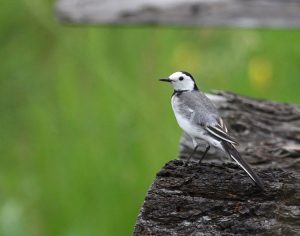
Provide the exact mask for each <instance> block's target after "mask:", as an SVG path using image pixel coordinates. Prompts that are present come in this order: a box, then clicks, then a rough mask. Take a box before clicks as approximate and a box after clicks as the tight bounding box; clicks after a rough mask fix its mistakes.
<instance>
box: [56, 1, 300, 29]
mask: <svg viewBox="0 0 300 236" xmlns="http://www.w3.org/2000/svg"><path fill="white" fill-rule="evenodd" d="M55 9H56V15H57V17H58V18H59V19H60V21H61V22H64V23H72V24H117V25H124V24H140V25H141V24H157V25H175V26H240V27H290V28H294V27H299V26H300V0H286V1H282V0H211V1H209V0H198V1H197V0H57V3H56V7H55Z"/></svg>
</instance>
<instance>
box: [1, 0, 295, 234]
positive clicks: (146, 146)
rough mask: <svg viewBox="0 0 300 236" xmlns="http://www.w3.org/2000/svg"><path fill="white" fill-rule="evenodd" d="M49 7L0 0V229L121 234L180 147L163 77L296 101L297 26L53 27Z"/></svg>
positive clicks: (127, 229) (9, 231) (29, 1)
mask: <svg viewBox="0 0 300 236" xmlns="http://www.w3.org/2000/svg"><path fill="white" fill-rule="evenodd" d="M53 3H54V2H53V1H38V0H24V1H2V2H1V7H0V56H1V57H0V58H1V62H0V76H1V80H0V81H1V82H0V83H1V84H0V109H1V116H0V125H1V132H0V151H1V159H0V235H5V236H6V235H8V236H13V235H20V236H21V235H22V236H37V235H47V236H52V235H66V236H71V235H72V236H73V235H74V236H77V235H131V233H132V230H133V226H134V223H135V220H136V217H137V214H138V211H139V208H140V206H141V205H142V203H143V200H144V196H145V193H146V191H147V189H148V187H149V186H150V184H151V183H152V180H153V179H154V177H155V173H156V172H157V171H158V170H159V169H160V168H161V167H162V166H163V165H164V163H166V162H167V161H168V160H171V159H174V158H176V156H177V153H178V140H179V137H180V134H181V131H180V129H179V128H178V127H177V124H176V122H175V119H174V117H173V113H172V111H171V106H170V100H169V99H170V95H171V93H172V89H171V88H170V87H169V86H167V85H166V84H162V83H159V82H158V80H157V79H158V78H160V77H162V76H167V75H169V74H171V73H172V72H174V71H177V70H187V71H190V72H191V73H193V74H194V76H195V77H196V80H197V81H198V85H199V87H200V88H201V89H202V90H204V91H209V90H213V89H223V90H230V91H234V92H236V93H239V94H243V95H249V96H254V97H259V98H266V99H272V100H276V101H282V102H291V103H300V95H299V89H300V88H299V86H300V78H299V75H300V31H293V30H255V29H247V30H242V29H208V28H205V29H182V28H181V29H176V28H157V27H124V28H123V27H112V28H110V27H87V26H85V27H84V26H76V27H75V26H62V25H60V24H59V23H58V22H57V20H56V19H55V17H54V15H53Z"/></svg>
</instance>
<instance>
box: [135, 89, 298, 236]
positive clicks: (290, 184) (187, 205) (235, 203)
mask: <svg viewBox="0 0 300 236" xmlns="http://www.w3.org/2000/svg"><path fill="white" fill-rule="evenodd" d="M209 97H210V98H211V100H212V101H213V102H214V103H215V105H216V106H217V107H218V109H219V111H220V113H221V115H222V117H223V118H224V120H225V121H226V122H227V126H228V129H229V130H230V131H231V132H230V131H229V132H230V134H232V135H233V136H235V137H236V138H237V139H238V140H239V141H240V146H238V150H239V151H240V153H241V155H242V157H243V158H244V159H245V160H246V161H247V162H248V163H250V164H251V165H252V166H253V167H254V170H255V172H256V173H257V174H258V175H259V177H260V178H261V179H262V181H263V183H264V186H265V191H264V192H262V191H261V190H260V189H259V188H257V187H256V186H255V185H254V184H253V183H252V182H251V180H250V178H249V177H248V175H247V174H246V173H245V172H244V171H243V170H241V168H240V167H239V166H237V165H236V164H234V163H224V160H222V159H224V156H225V155H224V153H220V152H216V150H212V151H210V152H209V155H208V156H207V158H206V159H205V160H204V162H203V163H201V164H198V162H196V161H197V159H198V158H199V157H200V156H201V154H202V153H203V151H204V148H203V149H201V148H199V151H198V152H197V154H196V155H195V159H194V160H193V161H194V162H190V163H189V164H188V165H184V163H185V160H184V159H185V158H186V157H187V155H188V154H189V153H190V152H191V149H192V144H191V140H190V139H189V137H188V136H187V135H185V134H183V136H182V138H181V141H180V155H179V160H173V161H170V162H169V163H167V164H166V165H165V166H164V167H163V168H162V170H161V171H160V172H159V173H158V174H157V176H156V179H155V181H154V183H153V184H152V186H151V188H150V190H149V191H148V194H147V196H146V198H145V202H144V204H143V206H142V208H141V210H140V213H139V216H138V219H137V222H136V225H135V230H134V235H195V236H196V235H300V188H299V187H300V186H299V185H300V175H299V160H300V128H299V127H300V107H299V106H295V105H290V104H283V103H275V102H270V101H264V100H257V99H251V98H247V97H242V96H238V95H235V94H232V93H226V92H216V93H214V94H210V95H209ZM203 147H204V146H203Z"/></svg>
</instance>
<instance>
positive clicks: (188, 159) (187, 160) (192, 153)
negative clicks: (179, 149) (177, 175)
mask: <svg viewBox="0 0 300 236" xmlns="http://www.w3.org/2000/svg"><path fill="white" fill-rule="evenodd" d="M198 146H199V145H196V146H195V147H194V149H193V151H192V152H191V154H190V155H189V157H188V158H187V159H186V161H185V166H187V164H188V163H189V162H190V160H191V159H192V157H193V155H194V154H195V152H196V151H197V148H198Z"/></svg>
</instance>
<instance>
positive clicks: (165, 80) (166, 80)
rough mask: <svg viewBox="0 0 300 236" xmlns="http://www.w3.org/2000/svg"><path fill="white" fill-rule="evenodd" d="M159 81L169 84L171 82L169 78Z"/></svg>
mask: <svg viewBox="0 0 300 236" xmlns="http://www.w3.org/2000/svg"><path fill="white" fill-rule="evenodd" d="M159 81H163V82H169V83H170V82H171V80H170V79H169V78H162V79H159Z"/></svg>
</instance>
